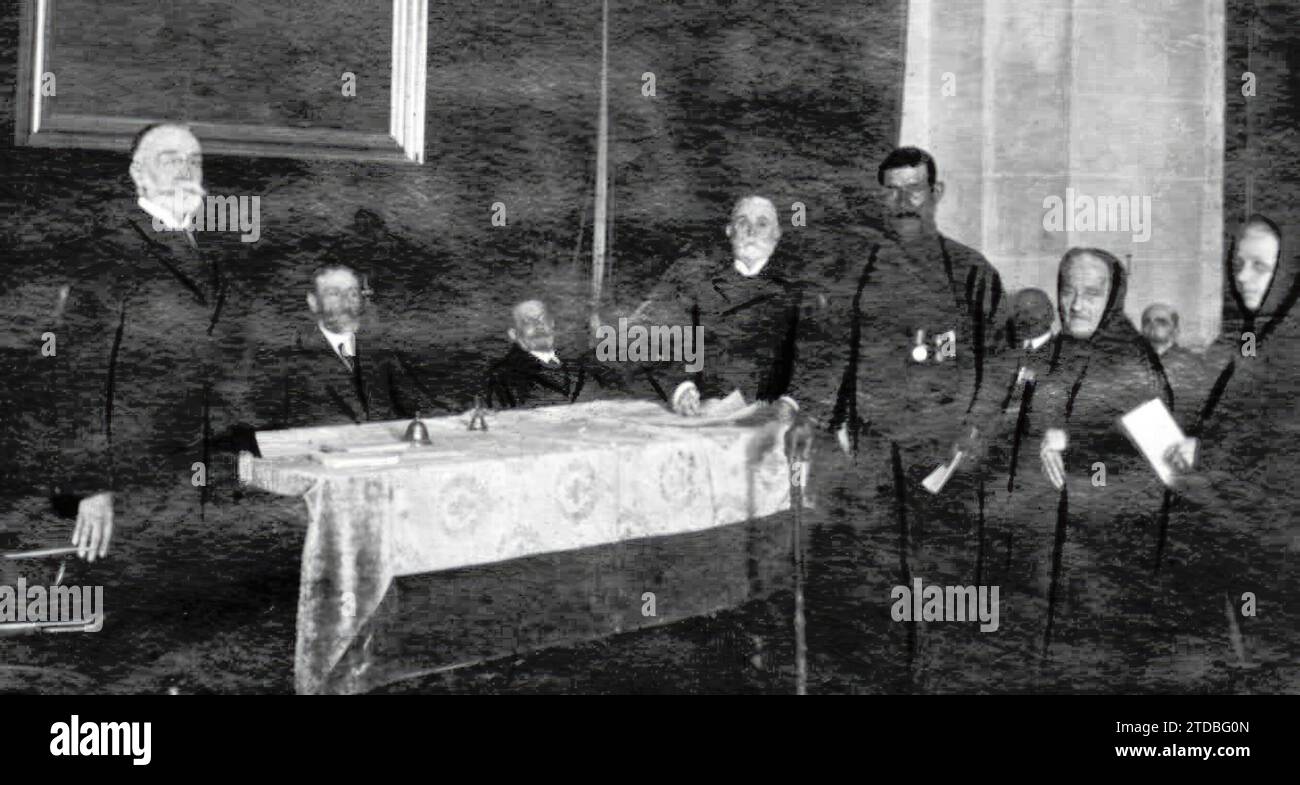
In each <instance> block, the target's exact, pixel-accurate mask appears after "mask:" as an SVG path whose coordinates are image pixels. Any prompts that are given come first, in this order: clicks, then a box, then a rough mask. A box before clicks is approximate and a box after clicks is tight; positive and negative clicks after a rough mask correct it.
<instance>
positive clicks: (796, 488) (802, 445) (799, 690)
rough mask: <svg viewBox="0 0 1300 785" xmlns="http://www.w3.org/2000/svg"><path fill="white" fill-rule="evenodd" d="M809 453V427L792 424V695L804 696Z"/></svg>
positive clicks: (788, 442)
mask: <svg viewBox="0 0 1300 785" xmlns="http://www.w3.org/2000/svg"><path fill="white" fill-rule="evenodd" d="M811 451H812V428H811V427H810V426H809V425H808V424H807V423H806V422H796V423H794V424H792V425H791V426H790V427H789V428H787V429H786V432H785V456H786V460H787V461H789V462H790V507H791V509H793V510H794V524H793V527H792V528H791V532H790V540H791V555H790V559H791V563H792V566H793V567H794V692H795V694H796V695H807V694H808V642H807V639H806V636H805V634H804V616H803V577H804V576H803V542H802V540H803V489H804V487H805V485H807V482H808V457H809V453H810V452H811Z"/></svg>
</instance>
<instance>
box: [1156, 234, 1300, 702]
mask: <svg viewBox="0 0 1300 785" xmlns="http://www.w3.org/2000/svg"><path fill="white" fill-rule="evenodd" d="M1282 241H1283V237H1282V232H1281V231H1280V230H1279V229H1278V226H1277V225H1276V224H1275V223H1274V222H1273V221H1271V220H1269V219H1267V218H1265V217H1263V216H1260V215H1253V216H1251V217H1250V218H1249V219H1248V220H1247V221H1245V222H1244V223H1243V224H1242V226H1241V227H1240V229H1239V230H1238V231H1237V232H1236V234H1235V236H1234V238H1233V243H1232V245H1231V248H1230V250H1229V254H1228V257H1227V258H1228V278H1229V281H1230V283H1229V287H1230V289H1231V292H1232V297H1233V303H1232V304H1233V307H1232V308H1230V309H1229V313H1228V314H1227V317H1226V318H1225V326H1224V331H1223V333H1222V337H1221V338H1220V340H1219V341H1218V342H1217V343H1216V344H1215V345H1214V346H1213V347H1211V350H1210V351H1209V352H1208V353H1207V357H1208V358H1210V359H1211V360H1212V361H1213V362H1214V363H1215V364H1214V366H1213V367H1214V368H1216V369H1217V373H1216V374H1215V375H1214V377H1213V378H1214V379H1215V381H1214V384H1213V386H1212V387H1211V389H1210V391H1209V394H1208V396H1207V398H1206V400H1205V401H1204V403H1203V405H1202V406H1201V407H1200V412H1199V415H1198V417H1197V418H1196V420H1195V422H1194V423H1193V424H1192V426H1191V427H1190V428H1189V434H1188V439H1187V441H1186V442H1185V443H1184V444H1182V445H1179V446H1177V447H1175V448H1172V449H1171V450H1170V451H1169V454H1168V455H1167V456H1166V458H1167V459H1168V460H1169V461H1170V462H1171V463H1172V464H1173V465H1174V466H1175V467H1176V468H1177V469H1178V470H1179V476H1178V480H1177V490H1178V509H1177V511H1178V513H1179V515H1178V516H1177V517H1176V523H1177V526H1176V528H1174V529H1171V549H1170V559H1171V561H1172V562H1173V564H1172V567H1173V569H1172V570H1171V572H1172V573H1173V576H1174V578H1173V581H1174V584H1175V585H1174V588H1175V590H1176V592H1177V599H1178V601H1179V607H1180V609H1181V611H1182V614H1181V616H1180V623H1179V625H1178V627H1177V629H1176V630H1175V632H1176V634H1178V635H1180V636H1182V637H1183V640H1184V641H1190V642H1193V643H1195V644H1197V645H1199V646H1206V647H1207V650H1206V654H1207V655H1208V656H1207V657H1206V659H1207V661H1208V660H1209V659H1215V660H1220V659H1222V660H1227V661H1235V662H1236V663H1237V665H1239V666H1248V665H1261V664H1262V665H1265V666H1266V667H1267V668H1268V669H1270V670H1272V674H1271V675H1269V674H1266V675H1264V676H1263V678H1264V679H1265V680H1266V681H1267V680H1268V679H1270V678H1272V679H1274V680H1275V681H1276V683H1277V684H1284V683H1286V682H1287V680H1288V679H1289V680H1290V681H1291V682H1292V683H1293V682H1294V676H1295V673H1294V671H1292V673H1291V674H1290V675H1289V676H1288V675H1287V674H1286V673H1284V672H1283V671H1282V670H1281V669H1282V668H1283V667H1290V668H1292V669H1294V667H1295V656H1296V651H1297V649H1296V642H1297V628H1298V625H1300V619H1298V618H1297V615H1298V610H1300V609H1297V604H1300V582H1298V581H1297V577H1296V574H1297V566H1300V539H1298V537H1300V528H1298V527H1297V526H1296V525H1295V522H1294V521H1295V509H1296V506H1297V505H1298V504H1300V498H1298V497H1300V494H1297V482H1296V470H1297V468H1300V421H1298V420H1297V417H1296V415H1295V398H1296V392H1297V389H1298V388H1300V368H1297V365H1300V323H1297V319H1296V317H1295V314H1294V306H1295V302H1296V299H1297V296H1298V295H1300V286H1298V282H1297V264H1296V259H1295V258H1294V257H1293V256H1289V255H1288V253H1287V249H1285V248H1284V247H1283V242H1282ZM1219 653H1222V654H1224V655H1226V656H1223V657H1220V656H1217V655H1218V654H1219Z"/></svg>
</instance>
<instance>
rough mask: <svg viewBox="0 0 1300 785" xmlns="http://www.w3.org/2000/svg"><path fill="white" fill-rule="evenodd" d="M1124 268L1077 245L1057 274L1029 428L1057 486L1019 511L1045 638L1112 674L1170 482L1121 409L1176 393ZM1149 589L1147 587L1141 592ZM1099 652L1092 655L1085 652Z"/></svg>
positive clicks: (1139, 617) (1143, 606) (1136, 614)
mask: <svg viewBox="0 0 1300 785" xmlns="http://www.w3.org/2000/svg"><path fill="white" fill-rule="evenodd" d="M1126 291H1127V279H1126V271H1125V269H1124V267H1123V265H1122V264H1121V263H1120V261H1119V260H1118V259H1117V258H1115V256H1114V255H1112V254H1110V253H1107V252H1106V251H1103V250H1100V249H1096V248H1073V249H1071V250H1070V251H1068V252H1067V253H1066V254H1065V256H1064V257H1063V258H1062V259H1061V263H1060V267H1059V269H1058V273H1057V307H1058V309H1059V313H1060V318H1061V326H1062V331H1061V334H1060V335H1059V336H1057V338H1056V339H1055V340H1054V343H1053V346H1052V354H1051V361H1050V364H1049V370H1048V372H1047V373H1046V374H1045V375H1044V376H1043V378H1042V379H1040V380H1039V381H1038V384H1037V389H1036V390H1035V393H1034V399H1033V402H1032V410H1033V412H1034V414H1033V417H1032V423H1031V425H1032V427H1033V428H1034V429H1035V430H1036V432H1037V434H1038V435H1039V436H1040V441H1039V444H1040V450H1039V455H1040V460H1041V463H1042V466H1043V472H1044V475H1045V476H1046V478H1047V480H1048V481H1049V483H1050V488H1043V487H1040V488H1039V490H1038V492H1037V493H1030V494H1026V497H1025V498H1026V501H1028V500H1030V499H1034V500H1036V502H1037V503H1036V504H1033V503H1031V504H1029V505H1026V506H1027V509H1023V510H1022V511H1021V512H1020V513H1019V516H1020V517H1022V519H1023V520H1024V522H1025V523H1026V524H1028V525H1030V526H1031V527H1032V528H1031V532H1030V536H1033V537H1035V538H1036V539H1037V544H1038V557H1039V558H1038V564H1039V565H1040V574H1039V589H1040V590H1041V591H1043V593H1044V594H1045V598H1044V599H1045V603H1046V608H1045V610H1046V617H1045V618H1044V620H1043V637H1044V640H1043V644H1044V647H1045V648H1047V649H1048V650H1049V652H1050V651H1052V646H1053V642H1055V646H1056V649H1057V650H1058V651H1059V650H1060V649H1066V650H1072V651H1073V654H1072V655H1070V656H1068V657H1066V658H1063V659H1070V660H1074V661H1076V662H1077V663H1078V664H1080V665H1085V668H1084V670H1086V671H1088V672H1090V673H1094V674H1096V675H1097V676H1099V677H1100V678H1102V679H1103V680H1106V681H1109V682H1110V683H1111V684H1112V685H1113V684H1114V681H1113V679H1114V677H1115V675H1114V674H1113V673H1107V672H1106V669H1108V668H1112V667H1120V666H1122V665H1123V664H1124V663H1123V659H1124V658H1123V657H1122V656H1121V655H1120V653H1121V652H1133V653H1136V650H1135V647H1134V646H1133V645H1132V642H1131V641H1130V640H1128V639H1129V638H1131V637H1132V635H1133V633H1134V632H1135V630H1136V628H1135V627H1134V626H1133V625H1134V624H1139V625H1140V624H1143V623H1144V620H1146V619H1147V618H1149V613H1150V595H1149V593H1148V592H1146V591H1144V588H1145V587H1146V585H1147V584H1148V583H1149V576H1150V568H1151V560H1152V557H1153V554H1154V552H1155V550H1156V545H1157V542H1156V535H1155V532H1156V531H1157V530H1158V528H1159V527H1158V526H1157V525H1155V524H1156V523H1157V521H1158V520H1159V518H1160V513H1161V509H1162V502H1163V501H1164V489H1163V485H1162V484H1161V482H1160V480H1159V478H1158V477H1157V476H1156V474H1155V473H1154V472H1153V471H1152V470H1151V468H1150V466H1149V464H1148V463H1147V462H1146V461H1145V460H1144V459H1143V458H1142V456H1141V454H1140V453H1139V452H1138V451H1137V449H1135V448H1134V446H1133V445H1132V444H1131V443H1130V442H1129V440H1128V438H1127V437H1126V435H1125V433H1124V431H1123V429H1122V427H1121V425H1120V422H1119V421H1120V418H1121V417H1122V416H1123V415H1124V414H1125V413H1127V412H1129V411H1131V410H1133V409H1134V408H1136V407H1138V406H1139V405H1141V404H1143V403H1146V402H1148V401H1152V400H1153V399H1158V400H1160V401H1163V402H1164V403H1165V404H1166V405H1168V403H1169V402H1170V395H1169V385H1168V382H1167V381H1166V380H1165V378H1164V374H1163V373H1162V372H1161V369H1160V365H1159V361H1158V360H1157V359H1156V358H1155V357H1154V355H1153V352H1152V351H1151V349H1150V347H1149V345H1148V344H1147V343H1146V342H1145V341H1144V340H1143V339H1142V336H1141V335H1140V334H1139V333H1138V331H1137V330H1136V329H1135V328H1134V327H1133V325H1132V323H1130V322H1129V320H1128V318H1127V317H1126V316H1125V315H1124V298H1125V294H1126ZM1144 595H1145V596H1144ZM1089 658H1092V659H1094V661H1093V662H1087V659H1089Z"/></svg>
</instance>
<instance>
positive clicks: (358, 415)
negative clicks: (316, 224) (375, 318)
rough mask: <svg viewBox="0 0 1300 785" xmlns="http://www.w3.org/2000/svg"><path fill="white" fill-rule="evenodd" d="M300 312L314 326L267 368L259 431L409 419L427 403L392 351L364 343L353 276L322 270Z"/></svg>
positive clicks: (341, 269) (334, 267)
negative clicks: (269, 388)
mask: <svg viewBox="0 0 1300 785" xmlns="http://www.w3.org/2000/svg"><path fill="white" fill-rule="evenodd" d="M307 306H308V308H310V309H311V313H312V316H313V317H314V318H315V323H314V324H313V325H312V326H311V327H306V328H303V329H301V330H299V331H298V332H297V333H296V334H295V335H294V337H293V340H292V342H291V344H290V346H289V347H288V348H287V349H286V350H283V351H280V352H278V353H277V356H276V357H274V358H269V359H268V360H267V362H266V363H264V364H269V365H271V367H272V369H273V370H272V373H273V374H274V391H273V392H272V393H270V394H269V395H268V396H267V397H268V400H264V401H263V402H262V403H263V407H264V408H263V415H262V417H261V422H262V424H263V427H266V428H300V427H306V426H313V425H330V424H336V423H362V422H373V421H381V420H395V419H405V418H408V417H412V416H414V415H415V413H416V409H418V408H423V406H424V404H426V403H427V401H426V396H424V395H422V394H421V393H420V390H419V388H418V387H417V386H416V385H415V383H414V381H413V380H412V379H411V378H410V377H409V376H408V375H407V374H406V372H405V363H403V362H402V359H401V358H400V357H399V356H398V354H397V353H396V352H394V351H391V350H388V349H384V348H381V347H380V346H379V344H378V342H375V343H372V342H371V340H370V339H369V338H363V337H362V335H361V333H362V317H363V316H364V314H365V298H364V296H363V295H362V292H361V282H360V280H359V278H358V276H357V274H356V272H355V271H354V270H353V269H352V268H350V267H347V266H346V265H342V264H327V265H323V266H321V267H318V268H317V269H316V270H315V272H314V273H313V274H312V290H311V291H310V292H308V293H307Z"/></svg>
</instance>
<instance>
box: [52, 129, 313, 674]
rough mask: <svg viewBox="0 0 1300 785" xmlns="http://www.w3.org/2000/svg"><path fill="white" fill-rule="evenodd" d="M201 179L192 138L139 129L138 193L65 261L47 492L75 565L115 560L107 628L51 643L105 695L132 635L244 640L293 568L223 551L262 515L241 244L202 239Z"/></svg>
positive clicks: (209, 236) (130, 651)
mask: <svg viewBox="0 0 1300 785" xmlns="http://www.w3.org/2000/svg"><path fill="white" fill-rule="evenodd" d="M202 172H203V161H202V152H201V148H200V145H199V142H198V140H197V139H196V138H195V137H194V135H193V134H192V133H191V132H190V131H189V130H188V129H187V128H185V127H183V126H179V125H160V126H155V127H151V128H148V129H146V130H145V131H143V132H142V133H141V135H140V136H139V137H138V138H137V141H136V144H135V146H134V149H133V151H132V158H131V164H130V175H131V179H132V181H133V182H134V184H135V187H136V194H135V198H134V199H132V200H131V202H130V203H129V204H122V205H115V206H112V207H110V208H109V209H108V211H107V213H106V215H105V218H104V220H103V222H102V223H101V225H100V226H99V227H98V230H97V232H96V233H95V234H94V235H93V236H92V237H90V238H88V240H87V242H86V243H85V244H84V250H82V251H81V253H79V254H78V255H77V256H76V257H75V258H70V259H68V260H67V263H66V264H67V266H66V268H65V271H64V275H63V276H62V278H63V280H62V282H61V283H62V285H63V286H66V287H67V297H66V302H65V304H64V307H63V309H62V322H61V325H60V326H58V327H56V328H54V329H53V330H52V331H51V332H52V333H53V337H54V339H55V341H56V342H57V349H56V350H55V351H54V352H52V353H51V355H50V356H48V357H46V358H44V359H43V360H42V363H43V364H45V367H43V368H42V371H41V372H42V373H43V374H48V375H49V378H50V379H51V380H52V382H51V384H50V385H49V389H51V390H52V391H53V394H52V396H51V398H50V400H49V402H48V404H49V405H48V410H47V412H46V416H47V419H48V422H49V424H50V429H51V434H52V438H51V439H50V440H49V448H50V452H51V461H50V465H51V472H50V475H49V478H48V483H49V486H50V492H51V494H52V495H53V497H54V500H55V502H56V505H57V506H59V507H62V508H66V509H68V510H69V511H70V512H71V511H73V510H75V515H76V519H77V522H76V525H75V533H74V541H75V543H76V545H77V546H78V547H79V548H80V551H81V553H82V554H83V555H84V556H85V557H86V558H87V559H89V558H91V557H92V556H93V557H102V556H104V555H106V553H107V551H108V546H109V543H110V539H111V542H112V545H113V551H114V556H115V558H112V559H109V560H108V561H106V562H105V563H103V564H102V565H96V566H95V568H94V570H95V572H94V579H93V581H94V582H95V583H97V584H101V585H103V586H104V587H105V592H104V593H105V596H106V597H109V598H114V597H116V598H117V599H116V600H113V599H109V600H108V603H109V605H108V607H107V613H106V616H105V623H104V629H103V630H102V631H101V632H99V633H97V634H95V635H81V636H69V637H62V636H61V637H60V640H59V641H58V646H59V647H60V648H61V649H62V650H63V653H64V655H65V656H66V657H68V658H71V659H73V660H75V661H76V662H77V663H78V667H79V669H80V670H82V671H83V672H85V673H87V675H88V676H90V677H91V678H94V679H96V680H97V681H99V682H100V683H105V681H106V680H110V679H113V678H121V676H122V672H123V669H125V668H128V667H132V666H133V665H134V666H135V667H139V666H140V665H141V664H142V663H141V661H140V659H139V658H140V647H141V645H142V643H141V642H142V641H143V640H152V639H155V638H156V637H157V636H172V637H171V639H174V640H185V641H187V642H191V641H198V640H207V639H210V638H211V637H212V636H213V635H214V634H215V629H214V626H213V619H214V618H221V619H223V625H224V626H223V629H224V630H225V632H226V634H230V631H231V630H238V631H241V632H242V631H244V630H252V629H256V628H257V625H258V622H259V621H261V620H263V619H264V615H265V613H266V609H267V607H269V606H270V605H271V604H274V603H277V602H278V603H280V604H281V607H283V597H282V596H275V595H274V591H273V590H271V589H267V588H266V587H267V586H268V585H269V583H270V582H269V580H268V576H269V573H268V572H266V570H273V569H274V568H275V567H276V566H277V565H284V566H285V568H286V569H288V570H292V569H293V568H294V562H293V560H292V558H291V557H290V558H287V559H286V558H280V559H277V558H275V556H274V551H273V549H272V548H270V547H268V546H270V545H273V544H274V543H272V542H271V541H266V540H263V541H260V542H259V549H260V550H259V555H260V556H261V559H260V560H258V561H254V560H252V559H245V560H243V561H240V560H239V558H237V556H236V554H235V551H240V550H243V549H241V548H240V546H239V538H240V534H241V532H240V527H241V526H243V525H245V524H248V525H250V526H260V525H262V523H263V522H264V521H265V518H263V517H261V516H260V515H249V514H248V510H247V508H246V507H241V506H240V505H239V504H237V503H236V501H237V498H238V497H239V496H240V494H241V492H240V491H239V490H238V488H237V487H236V485H235V482H234V479H235V478H234V475H235V474H236V472H235V462H234V460H233V456H234V453H235V452H236V451H237V450H239V449H241V448H250V447H252V446H253V445H252V440H251V428H249V427H248V424H250V423H251V422H252V419H253V418H252V416H251V412H250V410H249V407H250V404H251V396H250V395H249V394H248V393H249V373H248V370H249V368H250V366H251V362H250V360H251V356H250V354H249V353H248V344H247V342H246V340H245V335H246V333H245V331H246V330H247V327H248V324H249V321H250V320H249V318H248V316H247V313H246V310H247V307H248V303H249V301H250V298H249V297H248V296H247V294H246V292H245V291H244V290H243V289H242V287H241V284H240V283H239V281H238V279H237V278H236V277H235V275H233V274H232V270H231V268H232V267H237V265H235V264H232V263H231V259H232V256H233V255H234V254H236V253H238V252H239V250H240V249H241V248H242V246H241V244H240V238H239V237H238V236H237V235H235V234H232V233H221V232H213V231H211V230H212V229H214V228H218V227H216V226H214V222H213V221H212V220H211V216H210V215H209V216H208V217H207V220H205V221H204V223H203V225H202V227H201V230H200V226H199V225H198V222H197V221H196V220H195V219H196V218H197V216H199V215H201V214H202V213H200V211H201V210H203V208H204V206H205V199H204V196H205V192H204V188H203V175H202ZM214 201H215V200H214ZM250 201H251V200H250ZM207 206H208V208H209V209H211V207H212V206H213V201H208V202H207ZM241 218H242V216H241ZM241 510H242V512H241ZM245 533H246V532H245ZM284 544H285V545H286V547H287V548H288V549H291V548H292V543H290V542H285V543H284ZM245 552H246V551H245ZM243 569H247V570H250V571H252V573H251V574H242V575H241V572H240V571H241V570H243ZM277 585H279V584H277ZM289 591H290V593H291V592H292V589H290V590H289ZM199 608H201V609H202V612H195V611H196V609H199ZM141 636H148V637H141ZM146 665H147V663H146ZM160 667H175V666H166V665H162V664H160ZM175 675H177V676H180V677H181V678H187V679H188V678H198V675H197V674H194V673H188V674H186V675H181V674H175ZM145 688H147V689H151V690H152V689H158V690H161V689H163V685H162V684H159V683H152V682H151V683H149V684H148V685H147V687H145ZM137 689H138V688H137Z"/></svg>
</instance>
